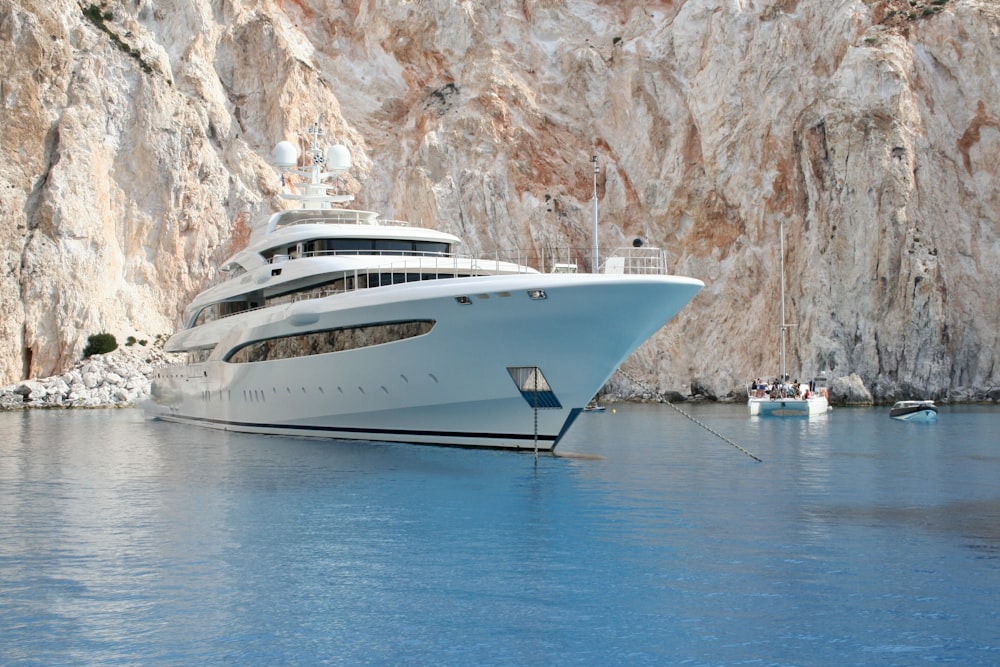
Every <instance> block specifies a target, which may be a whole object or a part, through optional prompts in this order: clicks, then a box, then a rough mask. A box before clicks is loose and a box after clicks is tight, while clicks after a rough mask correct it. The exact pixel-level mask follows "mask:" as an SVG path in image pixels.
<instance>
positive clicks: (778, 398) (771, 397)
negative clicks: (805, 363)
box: [747, 223, 830, 417]
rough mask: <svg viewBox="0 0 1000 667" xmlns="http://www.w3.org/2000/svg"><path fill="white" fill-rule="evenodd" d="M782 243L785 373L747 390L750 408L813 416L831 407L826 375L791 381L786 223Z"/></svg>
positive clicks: (764, 414) (765, 414) (778, 414)
mask: <svg viewBox="0 0 1000 667" xmlns="http://www.w3.org/2000/svg"><path fill="white" fill-rule="evenodd" d="M778 236H779V239H780V243H781V354H780V364H781V375H780V377H778V378H777V379H775V380H774V381H773V382H772V383H770V384H762V383H760V382H759V381H758V380H755V381H754V382H752V383H751V386H750V387H749V388H748V390H747V408H748V410H749V412H750V416H751V417H757V416H760V417H809V416H812V415H819V414H825V413H826V412H828V411H829V410H830V402H829V395H828V392H827V386H826V376H824V375H818V376H816V377H814V378H812V379H811V380H810V381H809V382H808V383H806V384H804V385H803V384H801V383H799V381H798V380H795V382H794V383H789V382H788V380H789V376H788V373H787V372H786V370H785V335H786V333H787V331H788V328H789V327H791V326H794V325H793V324H789V323H788V322H787V321H786V319H785V225H784V223H782V224H781V226H780V227H779V228H778Z"/></svg>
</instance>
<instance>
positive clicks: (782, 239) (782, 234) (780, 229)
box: [778, 220, 788, 384]
mask: <svg viewBox="0 0 1000 667" xmlns="http://www.w3.org/2000/svg"><path fill="white" fill-rule="evenodd" d="M778 238H779V239H780V244H781V382H782V384H784V382H785V332H786V331H787V330H788V323H787V322H786V321H785V221H784V220H782V221H781V224H780V225H779V227H778Z"/></svg>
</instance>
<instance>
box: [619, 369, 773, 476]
mask: <svg viewBox="0 0 1000 667" xmlns="http://www.w3.org/2000/svg"><path fill="white" fill-rule="evenodd" d="M618 372H619V373H621V374H622V375H624V376H625V377H626V378H628V379H629V380H631V381H632V382H633V383H634V384H635V385H636V386H638V387H639V388H640V389H642V390H643V391H645V392H646V393H649V394H652V395H653V396H655V397H656V398H657V400H659V401H660V402H661V403H666V404H667V405H669V406H670V407H672V408H673V409H674V410H676V411H677V412H679V413H681V414H682V415H684V416H685V417H687V418H688V419H690V420H691V421H693V422H694V423H695V424H697V425H698V426H700V427H702V428H703V429H705V430H706V431H708V432H709V433H711V434H712V435H714V436H716V437H717V438H720V439H721V440H723V441H725V442H727V443H729V444H730V445H732V446H733V447H735V448H736V449H738V450H740V451H741V452H743V453H744V454H746V455H747V456H749V457H750V458H752V459H753V460H754V461H756V462H757V463H763V462H764V459H761V458H759V457H757V456H755V455H754V454H751V453H750V452H748V451H747V450H746V449H744V448H743V447H741V446H740V445H738V444H737V443H736V442H734V441H733V440H731V439H729V438H727V437H726V436H724V435H722V434H721V433H719V432H718V431H716V430H714V429H713V428H711V427H709V426H708V425H706V424H704V423H702V422H700V421H698V420H697V419H695V418H694V417H692V416H691V415H689V414H688V413H686V412H684V411H683V410H681V409H680V408H679V407H677V406H676V405H674V404H673V403H671V402H670V401H668V400H667V398H666V397H665V396H664V395H663V394H661V393H660V392H658V391H654V390H652V389H650V388H649V387H648V386H647V385H646V384H645V383H643V382H640V381H639V380H636V379H635V378H634V377H632V376H631V375H629V374H628V373H626V372H625V371H623V370H622V369H620V368H619V369H618Z"/></svg>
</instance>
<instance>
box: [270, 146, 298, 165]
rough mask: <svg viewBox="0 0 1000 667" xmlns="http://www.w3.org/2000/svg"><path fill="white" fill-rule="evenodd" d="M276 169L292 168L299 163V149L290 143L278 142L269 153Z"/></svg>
mask: <svg viewBox="0 0 1000 667" xmlns="http://www.w3.org/2000/svg"><path fill="white" fill-rule="evenodd" d="M271 160H272V161H273V162H274V165H275V166H276V167H284V168H288V167H294V166H296V165H297V164H298V163H299V149H298V148H296V147H295V144H293V143H292V142H290V141H279V142H278V145H277V146H275V147H274V150H273V151H272V152H271Z"/></svg>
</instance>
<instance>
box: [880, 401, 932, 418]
mask: <svg viewBox="0 0 1000 667" xmlns="http://www.w3.org/2000/svg"><path fill="white" fill-rule="evenodd" d="M889 416H890V417H892V418H893V419H899V420H900V421H908V422H933V421H937V417H938V411H937V406H936V405H934V401H926V400H924V401H897V402H896V403H895V405H893V406H892V409H891V410H889Z"/></svg>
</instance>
